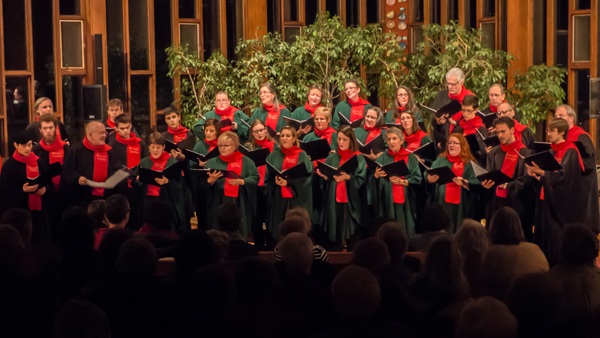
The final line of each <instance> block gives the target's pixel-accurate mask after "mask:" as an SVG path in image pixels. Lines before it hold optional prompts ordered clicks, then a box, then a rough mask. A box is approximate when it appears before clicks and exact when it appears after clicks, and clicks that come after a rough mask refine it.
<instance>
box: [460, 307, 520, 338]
mask: <svg viewBox="0 0 600 338" xmlns="http://www.w3.org/2000/svg"><path fill="white" fill-rule="evenodd" d="M518 326H519V325H518V323H517V319H516V318H515V316H513V315H512V313H510V311H509V310H508V308H507V307H506V305H504V303H502V302H501V301H499V300H497V299H496V298H493V297H483V298H480V299H477V300H476V301H474V302H471V303H469V304H467V305H466V306H465V307H464V308H463V309H462V310H461V311H460V314H459V315H458V318H457V319H456V324H455V334H454V336H455V337H456V338H483V337H485V338H514V337H516V336H517V331H518Z"/></svg>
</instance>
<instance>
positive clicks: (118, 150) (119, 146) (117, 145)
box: [106, 134, 150, 169]
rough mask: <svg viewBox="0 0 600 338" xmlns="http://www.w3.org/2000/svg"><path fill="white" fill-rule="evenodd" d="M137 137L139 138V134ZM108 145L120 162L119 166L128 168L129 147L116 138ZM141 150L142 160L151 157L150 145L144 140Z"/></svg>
mask: <svg viewBox="0 0 600 338" xmlns="http://www.w3.org/2000/svg"><path fill="white" fill-rule="evenodd" d="M135 135H136V136H137V134H135ZM106 144H108V145H109V146H111V147H112V148H113V152H114V154H115V157H116V158H117V160H118V161H119V164H120V165H121V166H125V167H127V145H126V144H123V143H121V142H119V141H117V139H116V138H114V139H113V140H112V141H110V142H107V143H106ZM140 148H141V149H140V150H141V151H140V160H141V159H143V158H146V157H148V156H150V152H149V151H148V145H147V144H146V142H144V140H142V141H140ZM129 169H131V168H129Z"/></svg>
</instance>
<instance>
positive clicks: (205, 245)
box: [175, 229, 219, 277]
mask: <svg viewBox="0 0 600 338" xmlns="http://www.w3.org/2000/svg"><path fill="white" fill-rule="evenodd" d="M218 259H219V253H218V251H217V247H216V245H215V242H214V241H213V240H212V238H211V237H210V235H209V234H207V233H206V232H205V231H202V230H197V229H196V230H189V231H187V232H186V233H184V234H183V235H182V236H181V238H179V241H178V242H177V244H176V245H175V265H176V267H177V272H178V273H179V274H180V275H181V276H182V277H189V276H191V274H192V273H193V272H194V271H196V270H198V269H201V268H203V267H205V266H208V265H211V264H213V263H215V262H217V261H218Z"/></svg>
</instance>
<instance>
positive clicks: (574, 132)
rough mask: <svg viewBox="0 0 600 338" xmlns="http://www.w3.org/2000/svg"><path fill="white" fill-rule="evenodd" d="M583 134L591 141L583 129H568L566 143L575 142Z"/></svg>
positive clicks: (575, 127) (574, 127)
mask: <svg viewBox="0 0 600 338" xmlns="http://www.w3.org/2000/svg"><path fill="white" fill-rule="evenodd" d="M583 134H585V135H587V136H588V137H589V138H590V140H591V139H592V137H591V136H590V134H588V133H586V132H585V130H583V128H581V127H577V126H573V128H571V129H569V132H568V136H567V141H570V142H575V141H577V140H578V139H579V136H581V135H583Z"/></svg>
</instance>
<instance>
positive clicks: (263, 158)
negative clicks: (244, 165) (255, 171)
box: [238, 146, 271, 167]
mask: <svg viewBox="0 0 600 338" xmlns="http://www.w3.org/2000/svg"><path fill="white" fill-rule="evenodd" d="M238 150H239V152H240V153H242V154H243V155H244V156H246V157H248V158H249V159H251V160H252V161H253V162H254V165H256V166H257V167H260V166H261V165H265V164H266V163H267V156H269V154H270V153H271V150H269V148H262V149H256V150H250V149H248V148H246V147H244V146H240V148H239V149H238Z"/></svg>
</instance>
